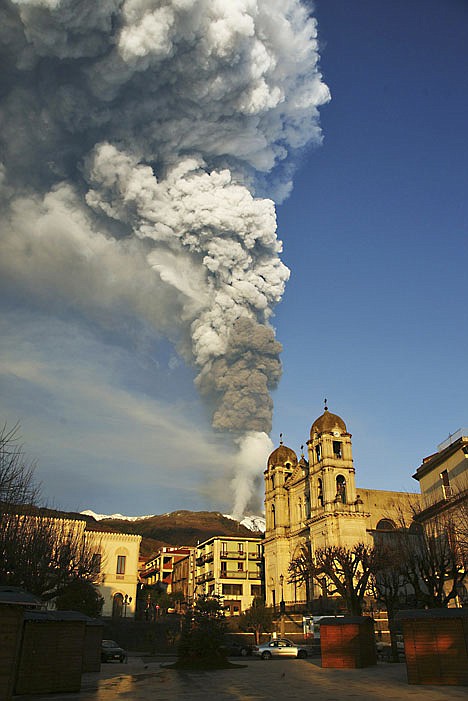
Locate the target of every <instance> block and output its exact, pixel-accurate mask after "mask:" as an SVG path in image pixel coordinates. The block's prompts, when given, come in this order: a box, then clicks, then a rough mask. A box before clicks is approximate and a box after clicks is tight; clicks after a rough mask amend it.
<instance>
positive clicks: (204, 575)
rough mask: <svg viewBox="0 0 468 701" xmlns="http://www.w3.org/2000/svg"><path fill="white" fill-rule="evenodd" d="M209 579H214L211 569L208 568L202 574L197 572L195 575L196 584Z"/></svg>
mask: <svg viewBox="0 0 468 701" xmlns="http://www.w3.org/2000/svg"><path fill="white" fill-rule="evenodd" d="M209 579H214V573H213V570H210V571H209V572H202V574H199V575H198V577H197V584H203V582H207V581H208V580H209Z"/></svg>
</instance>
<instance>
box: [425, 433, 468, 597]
mask: <svg viewBox="0 0 468 701" xmlns="http://www.w3.org/2000/svg"><path fill="white" fill-rule="evenodd" d="M413 478H414V479H415V480H417V481H418V482H419V487H420V489H421V502H422V504H421V506H422V509H421V511H420V512H419V513H418V514H417V521H418V522H419V523H420V524H421V525H422V526H423V527H424V528H425V529H426V533H429V534H431V535H434V536H436V537H437V538H439V539H440V538H447V539H448V544H449V546H450V549H451V550H453V552H454V553H455V554H456V556H457V558H458V559H459V560H460V561H461V562H462V563H464V567H465V569H466V565H467V564H468V428H465V429H459V430H458V431H456V432H455V433H454V434H451V435H450V436H449V437H448V439H447V440H445V441H444V442H443V443H441V444H440V445H439V446H438V447H437V452H436V453H433V454H432V455H430V456H428V457H426V458H424V460H423V461H422V463H421V465H420V466H419V467H418V469H417V470H416V472H415V474H414V475H413ZM452 582H453V580H452ZM452 582H450V581H447V583H446V585H447V588H449V587H450V586H451V584H452ZM467 604H468V582H465V583H464V584H461V585H460V588H459V591H458V596H457V597H456V599H455V600H453V601H452V602H451V605H465V606H466V605H467Z"/></svg>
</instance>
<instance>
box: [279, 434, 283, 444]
mask: <svg viewBox="0 0 468 701" xmlns="http://www.w3.org/2000/svg"><path fill="white" fill-rule="evenodd" d="M280 445H283V434H282V433H280Z"/></svg>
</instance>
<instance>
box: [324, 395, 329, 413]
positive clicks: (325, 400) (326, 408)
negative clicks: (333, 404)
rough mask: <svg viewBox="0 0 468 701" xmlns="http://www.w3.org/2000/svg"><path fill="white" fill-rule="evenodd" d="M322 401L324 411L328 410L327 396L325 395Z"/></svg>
mask: <svg viewBox="0 0 468 701" xmlns="http://www.w3.org/2000/svg"><path fill="white" fill-rule="evenodd" d="M323 403H324V404H325V407H324V409H325V411H328V407H327V398H326V397H325V399H324V400H323Z"/></svg>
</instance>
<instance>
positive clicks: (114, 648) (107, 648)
mask: <svg viewBox="0 0 468 701" xmlns="http://www.w3.org/2000/svg"><path fill="white" fill-rule="evenodd" d="M112 660H118V661H119V662H126V661H127V653H126V651H125V650H124V649H123V648H121V647H120V645H118V644H117V643H116V642H115V640H103V641H102V643H101V662H111V661H112Z"/></svg>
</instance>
